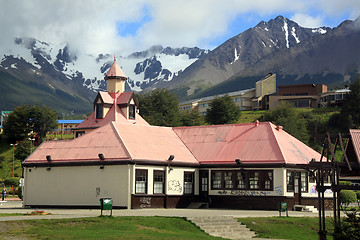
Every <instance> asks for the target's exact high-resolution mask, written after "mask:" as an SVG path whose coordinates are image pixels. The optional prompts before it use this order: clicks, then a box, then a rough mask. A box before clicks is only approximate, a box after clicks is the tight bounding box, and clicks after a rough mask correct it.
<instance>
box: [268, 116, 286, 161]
mask: <svg viewBox="0 0 360 240" xmlns="http://www.w3.org/2000/svg"><path fill="white" fill-rule="evenodd" d="M267 123H268V125H269V127H270V129H271V132H272V133H273V136H274V138H275V140H276V141H275V142H276V146H278V148H279V149H280V153H281V156H282V158H283V161H284V163H285V164H286V159H285V155H284V152H283V149H282V148H281V146H280V144H279V139H278V138H277V136H276V134H275V126H276V125H275V124H273V123H272V122H267ZM276 131H277V130H276Z"/></svg>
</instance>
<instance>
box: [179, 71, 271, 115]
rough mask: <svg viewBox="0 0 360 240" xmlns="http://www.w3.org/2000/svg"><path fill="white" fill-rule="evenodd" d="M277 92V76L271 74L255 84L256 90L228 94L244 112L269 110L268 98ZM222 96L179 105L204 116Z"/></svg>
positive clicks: (183, 108) (182, 108)
mask: <svg viewBox="0 0 360 240" xmlns="http://www.w3.org/2000/svg"><path fill="white" fill-rule="evenodd" d="M275 92H276V74H275V73H269V74H268V75H267V76H266V77H265V78H263V79H261V80H260V81H257V82H256V83H255V88H250V89H246V90H241V91H236V92H230V93H227V94H228V95H229V96H230V97H231V98H232V100H233V101H234V103H235V104H236V105H237V106H238V107H239V108H240V110H242V111H251V110H261V109H262V110H266V109H269V103H268V96H269V95H271V94H273V93H275ZM224 95H225V94H220V95H216V96H209V97H204V98H200V99H195V100H189V101H185V102H182V103H180V104H179V107H180V109H181V110H190V109H198V110H199V112H200V114H201V115H202V116H205V115H206V110H207V109H208V108H209V107H210V103H211V101H212V100H213V99H215V98H216V97H221V96H224Z"/></svg>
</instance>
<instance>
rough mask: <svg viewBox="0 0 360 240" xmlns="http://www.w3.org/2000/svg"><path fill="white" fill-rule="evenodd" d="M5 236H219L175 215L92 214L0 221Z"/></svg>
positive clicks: (54, 237)
mask: <svg viewBox="0 0 360 240" xmlns="http://www.w3.org/2000/svg"><path fill="white" fill-rule="evenodd" d="M0 229H7V232H3V233H1V230H0V234H1V237H3V238H5V239H7V238H8V239H15V237H16V239H52V240H56V239H72V240H75V239H169V240H170V239H187V240H191V239H221V238H215V237H211V236H209V235H207V234H205V233H204V232H203V231H202V230H200V229H199V228H198V227H196V226H195V225H194V224H192V223H190V222H188V221H186V220H184V219H183V218H175V217H95V218H79V219H62V220H28V221H17V222H7V223H6V222H0Z"/></svg>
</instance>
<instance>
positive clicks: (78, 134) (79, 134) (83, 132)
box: [75, 131, 85, 138]
mask: <svg viewBox="0 0 360 240" xmlns="http://www.w3.org/2000/svg"><path fill="white" fill-rule="evenodd" d="M84 134H85V131H77V132H76V133H75V138H77V137H80V136H82V135H84Z"/></svg>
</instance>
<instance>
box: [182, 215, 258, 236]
mask: <svg viewBox="0 0 360 240" xmlns="http://www.w3.org/2000/svg"><path fill="white" fill-rule="evenodd" d="M188 220H190V221H192V222H193V223H194V224H195V225H197V226H198V227H199V228H201V229H202V230H203V231H204V232H206V233H207V234H209V235H211V236H215V237H222V238H227V239H252V238H253V237H255V236H256V234H255V232H252V231H250V229H249V228H247V227H246V226H245V225H242V224H241V223H240V222H238V221H237V219H235V218H233V217H231V216H209V217H192V218H188Z"/></svg>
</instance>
